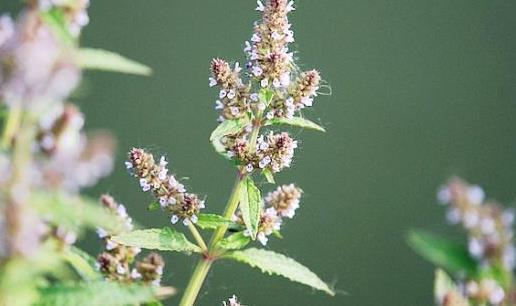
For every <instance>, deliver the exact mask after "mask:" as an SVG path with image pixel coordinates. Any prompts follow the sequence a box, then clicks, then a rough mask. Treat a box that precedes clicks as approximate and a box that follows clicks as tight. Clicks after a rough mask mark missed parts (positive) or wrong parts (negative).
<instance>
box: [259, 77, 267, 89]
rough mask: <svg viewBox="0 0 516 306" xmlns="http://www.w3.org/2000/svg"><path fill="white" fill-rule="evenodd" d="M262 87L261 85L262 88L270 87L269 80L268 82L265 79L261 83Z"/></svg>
mask: <svg viewBox="0 0 516 306" xmlns="http://www.w3.org/2000/svg"><path fill="white" fill-rule="evenodd" d="M260 85H261V86H262V87H267V86H269V80H267V79H263V80H261V81H260Z"/></svg>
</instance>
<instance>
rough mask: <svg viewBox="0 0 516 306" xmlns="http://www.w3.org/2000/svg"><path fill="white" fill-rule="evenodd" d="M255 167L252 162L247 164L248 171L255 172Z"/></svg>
mask: <svg viewBox="0 0 516 306" xmlns="http://www.w3.org/2000/svg"><path fill="white" fill-rule="evenodd" d="M253 169H254V167H253V165H252V164H247V165H246V166H245V170H246V171H247V172H253Z"/></svg>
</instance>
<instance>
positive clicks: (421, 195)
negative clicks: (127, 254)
mask: <svg viewBox="0 0 516 306" xmlns="http://www.w3.org/2000/svg"><path fill="white" fill-rule="evenodd" d="M16 2H17V1H14V0H2V1H1V3H0V9H1V11H5V10H15V9H16V6H17V4H16ZM92 2H93V3H92V6H91V9H90V17H91V19H92V20H91V25H90V26H89V27H88V28H86V30H85V32H84V35H83V44H84V45H87V46H93V47H102V48H105V49H109V50H114V51H117V52H120V53H122V54H124V55H127V56H129V57H131V58H134V59H137V60H140V61H142V62H144V63H146V64H148V65H150V66H151V67H153V68H154V71H155V73H154V75H153V76H152V77H150V78H140V77H133V76H121V75H115V74H104V73H86V75H85V85H84V87H83V91H82V92H83V93H85V95H84V96H83V97H81V98H80V99H78V100H79V101H78V102H79V104H80V105H81V107H82V109H83V111H84V112H85V113H86V115H87V127H88V129H90V130H91V129H97V128H105V129H109V130H111V131H112V132H113V133H114V134H115V135H116V136H117V137H118V139H119V150H118V163H117V168H116V170H115V172H114V174H113V176H112V177H111V178H110V179H108V180H104V181H103V182H102V183H101V184H100V186H98V187H97V188H95V189H93V190H90V191H89V193H90V195H92V196H96V195H98V194H99V193H101V192H109V193H111V194H113V195H115V196H116V197H117V198H118V199H119V200H120V201H122V202H124V203H126V205H127V206H128V207H129V211H130V213H131V214H132V215H133V216H134V218H135V219H136V220H138V221H139V222H140V223H142V224H144V225H148V226H151V225H152V226H161V225H165V224H166V223H167V218H166V217H165V216H163V215H161V214H160V213H159V212H153V213H149V212H147V211H146V210H145V207H146V204H147V203H148V202H149V201H150V198H149V196H148V195H147V194H143V193H142V192H140V191H139V188H138V185H137V183H136V182H135V181H134V180H133V179H131V178H130V177H128V176H127V174H126V171H125V169H124V166H123V159H124V155H125V151H126V150H127V149H129V148H130V147H132V146H143V147H145V148H149V149H152V150H153V151H154V152H156V153H166V154H168V156H169V158H170V159H171V161H172V163H171V167H172V168H173V169H174V171H175V172H176V173H177V174H178V175H179V176H187V177H189V178H190V179H189V180H188V182H187V185H188V186H189V188H190V189H192V190H194V191H195V192H198V193H200V194H203V195H207V203H208V210H209V211H211V212H218V211H221V210H222V208H223V206H224V203H225V200H226V198H227V196H228V194H229V191H230V187H231V184H232V182H233V170H232V167H231V166H230V165H229V164H228V163H227V162H226V161H224V160H223V159H221V158H220V157H219V156H217V155H216V154H215V153H214V151H213V150H212V148H211V145H210V144H209V142H208V135H209V134H210V132H211V130H212V129H213V128H215V126H216V122H215V118H216V115H215V112H214V111H213V107H212V106H213V101H214V100H215V97H216V91H215V90H212V89H210V88H209V87H208V74H209V70H208V68H209V62H210V60H211V58H213V57H223V58H227V59H230V60H239V61H240V62H243V53H242V45H243V42H244V41H245V40H246V39H248V38H249V37H250V34H251V30H252V23H253V21H254V20H256V19H257V18H258V14H257V13H256V12H254V8H255V6H256V5H255V2H254V1H252V0H245V1H244V0H217V1H174V0H146V1H128V0H109V1H92ZM297 2H298V3H297V7H298V10H297V11H295V13H294V14H293V15H292V17H291V21H292V22H293V24H294V30H295V34H296V43H295V48H296V49H297V50H299V51H300V53H298V56H299V58H300V60H299V63H300V65H301V66H302V67H305V68H312V67H313V68H317V69H319V70H320V71H321V72H322V74H323V76H324V78H325V79H326V80H327V82H328V83H329V84H330V85H331V87H332V89H333V93H332V95H330V96H322V97H320V98H319V99H318V100H317V102H316V105H315V107H314V108H313V109H312V110H309V111H308V112H307V113H306V115H307V116H308V117H310V118H312V119H313V120H316V121H319V122H320V123H322V124H323V125H324V126H325V127H326V128H327V130H328V132H327V133H326V134H316V133H313V132H310V131H295V132H294V134H295V135H296V136H297V137H298V138H300V139H302V145H301V149H300V150H298V152H297V154H296V160H295V164H294V167H293V168H292V169H290V170H287V171H285V172H284V173H283V174H282V175H280V176H279V177H278V178H277V181H278V182H281V183H287V182H291V181H294V182H296V183H298V184H299V185H300V186H301V187H302V188H303V189H304V190H305V197H304V199H303V202H302V208H301V209H300V210H299V213H298V215H297V216H296V218H295V219H294V220H293V221H291V222H288V223H287V224H286V225H285V227H284V230H283V231H282V233H283V235H284V236H285V239H283V240H273V241H271V243H270V245H268V247H269V248H271V249H274V250H277V251H279V252H282V253H285V254H288V255H290V256H292V257H294V258H296V259H297V260H299V261H300V262H302V263H304V264H306V265H307V266H308V267H310V268H312V269H313V270H314V271H315V272H317V273H318V274H319V275H320V276H321V277H323V278H324V279H325V280H327V281H329V282H331V283H335V286H336V287H337V288H338V289H342V290H345V291H346V292H348V294H347V295H338V296H337V297H335V298H330V297H328V296H325V295H323V294H320V293H317V292H313V291H311V290H310V289H307V288H305V287H302V286H301V285H297V284H293V283H289V282H288V281H286V280H283V279H281V278H277V277H266V276H264V275H262V274H261V273H259V272H258V271H256V270H252V269H250V268H248V267H247V266H244V265H240V264H233V263H229V262H220V263H219V264H217V265H216V266H215V268H214V269H213V271H212V273H211V274H210V276H209V278H208V281H207V283H206V285H205V286H204V287H203V290H202V294H201V296H200V298H199V300H198V303H197V305H218V302H219V301H221V300H223V299H224V298H226V297H228V296H230V295H232V294H233V293H235V294H237V295H238V296H240V297H241V300H242V301H243V302H244V303H245V304H246V305H363V306H367V305H371V306H373V305H374V306H377V305H411V306H419V305H420V306H428V305H431V304H432V279H433V268H432V266H431V265H429V264H427V263H426V262H424V261H423V260H422V259H420V258H419V257H417V256H416V255H415V254H414V253H413V252H412V251H411V250H410V249H409V248H408V247H407V246H406V244H405V241H404V235H405V234H406V232H407V230H409V229H410V228H414V227H417V228H426V229H429V230H433V231H435V232H438V233H441V234H449V235H453V236H455V237H456V238H457V239H461V236H460V234H459V232H458V231H457V229H453V228H449V227H448V226H447V225H446V224H445V222H444V221H443V219H444V218H443V215H444V211H443V209H442V208H441V207H439V206H438V205H436V204H435V191H436V189H437V187H438V185H439V184H440V183H442V182H443V181H444V180H446V179H447V178H448V177H449V176H450V175H454V174H457V175H461V176H463V177H464V178H466V179H468V180H470V181H472V182H475V183H479V184H481V185H482V186H484V187H485V189H486V190H487V193H488V196H489V197H490V198H495V199H498V200H500V201H502V202H504V203H506V204H507V205H513V204H512V203H514V199H515V197H516V186H515V182H516V171H515V170H516V158H515V153H516V145H515V143H516V139H515V135H516V124H515V122H514V121H515V116H516V108H515V103H516V86H515V84H516V31H515V29H516V2H515V1H509V0H506V1H501V0H489V1H487V0H485V1H482V0H456V1H449V0H433V1H427V0H391V1H385V0H384V1H380V0H369V1H363V0H318V1H314V0H312V1H310V0H299V1H297ZM84 244H85V245H86V246H87V248H88V249H89V250H90V251H92V252H97V251H99V249H100V245H99V243H98V242H97V241H96V239H95V238H94V237H93V235H90V236H88V237H86V239H85V241H84ZM167 256H168V255H167ZM193 264H194V258H186V257H184V256H182V255H179V254H172V255H170V256H169V257H168V262H167V267H166V273H167V276H166V277H165V279H164V282H165V283H166V284H170V285H174V286H177V287H179V288H183V287H184V285H185V283H186V282H187V279H188V277H189V275H190V273H191V270H192V267H193ZM177 301H178V298H173V299H171V300H169V301H168V305H175V304H177Z"/></svg>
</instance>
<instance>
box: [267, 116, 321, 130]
mask: <svg viewBox="0 0 516 306" xmlns="http://www.w3.org/2000/svg"><path fill="white" fill-rule="evenodd" d="M282 124H286V125H291V126H295V127H300V128H305V129H310V130H315V131H319V132H326V130H325V129H324V128H323V127H322V126H320V125H318V124H316V123H314V122H312V121H310V120H308V119H305V118H301V117H293V118H290V119H288V118H274V119H270V120H267V121H265V125H282Z"/></svg>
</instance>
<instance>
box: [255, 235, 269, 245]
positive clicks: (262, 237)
mask: <svg viewBox="0 0 516 306" xmlns="http://www.w3.org/2000/svg"><path fill="white" fill-rule="evenodd" d="M256 238H257V239H258V241H260V243H261V244H262V245H264V246H266V245H267V242H268V241H269V238H267V236H265V233H264V232H259V233H258V235H256Z"/></svg>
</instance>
